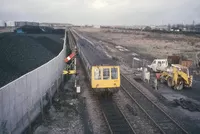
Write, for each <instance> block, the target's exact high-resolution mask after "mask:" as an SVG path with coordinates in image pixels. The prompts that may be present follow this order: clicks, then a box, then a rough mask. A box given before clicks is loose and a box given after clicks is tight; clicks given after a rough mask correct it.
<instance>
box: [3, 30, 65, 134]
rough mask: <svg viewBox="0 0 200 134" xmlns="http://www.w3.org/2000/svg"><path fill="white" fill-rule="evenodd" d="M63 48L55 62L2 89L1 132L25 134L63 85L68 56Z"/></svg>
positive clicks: (48, 63) (53, 60)
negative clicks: (63, 74) (24, 131)
mask: <svg viewBox="0 0 200 134" xmlns="http://www.w3.org/2000/svg"><path fill="white" fill-rule="evenodd" d="M65 49H66V31H65V37H64V44H63V49H62V50H61V52H60V53H59V55H57V56H56V57H54V58H53V59H52V60H50V61H49V62H47V63H45V64H44V65H42V66H40V67H38V68H36V69H35V70H33V71H31V72H28V73H27V74H25V75H23V76H21V77H20V78H18V79H16V80H14V81H12V82H10V83H8V84H7V85H5V86H4V87H1V88H0V133H1V131H2V132H8V133H13V134H19V133H21V132H22V131H23V130H24V129H25V128H26V127H28V125H29V124H30V123H31V122H32V121H33V120H34V119H35V118H36V116H37V115H38V114H39V113H40V111H41V108H42V107H43V106H44V105H45V104H46V103H47V101H48V99H47V98H48V97H47V96H51V97H52V96H53V94H54V93H55V91H56V90H57V89H58V87H59V85H60V84H61V82H62V79H63V76H62V72H63V69H64V67H65V62H64V59H65V57H66V50H65Z"/></svg>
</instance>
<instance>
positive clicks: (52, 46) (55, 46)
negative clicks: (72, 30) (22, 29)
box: [35, 36, 62, 55]
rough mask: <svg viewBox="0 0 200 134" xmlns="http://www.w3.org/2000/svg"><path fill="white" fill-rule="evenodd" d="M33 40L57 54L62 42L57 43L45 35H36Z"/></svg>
mask: <svg viewBox="0 0 200 134" xmlns="http://www.w3.org/2000/svg"><path fill="white" fill-rule="evenodd" d="M35 40H36V41H37V42H38V43H40V44H41V45H42V46H43V47H45V48H46V49H47V50H49V51H50V52H51V53H53V54H54V55H58V54H59V53H60V51H61V50H62V44H61V43H58V42H56V41H54V40H51V39H50V38H47V37H44V36H42V37H40V36H39V37H36V38H35Z"/></svg>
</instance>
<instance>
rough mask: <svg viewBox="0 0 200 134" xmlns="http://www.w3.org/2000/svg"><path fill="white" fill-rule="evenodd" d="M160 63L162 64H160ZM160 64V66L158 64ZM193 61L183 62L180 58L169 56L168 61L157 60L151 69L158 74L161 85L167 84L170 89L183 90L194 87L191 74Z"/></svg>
mask: <svg viewBox="0 0 200 134" xmlns="http://www.w3.org/2000/svg"><path fill="white" fill-rule="evenodd" d="M159 62H160V63H159ZM156 63H159V64H156ZM191 65H192V61H190V60H183V59H181V58H180V57H179V56H168V58H167V59H155V60H154V61H153V62H152V64H151V65H149V67H150V68H151V69H152V70H153V71H154V70H155V71H154V72H158V71H157V70H159V72H160V73H156V75H157V79H159V80H160V82H161V83H164V82H166V83H167V85H168V86H169V87H172V88H174V89H176V90H182V89H183V88H184V87H192V81H193V76H192V75H190V74H189V67H190V66H191Z"/></svg>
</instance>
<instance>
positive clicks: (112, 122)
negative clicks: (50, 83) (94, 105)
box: [99, 97, 135, 134]
mask: <svg viewBox="0 0 200 134" xmlns="http://www.w3.org/2000/svg"><path fill="white" fill-rule="evenodd" d="M99 100H100V105H101V108H102V110H103V116H104V118H105V120H106V122H107V124H108V128H109V131H110V133H111V134H135V132H134V130H133V129H132V127H131V126H130V124H129V122H128V121H127V119H126V117H125V116H124V114H123V113H122V112H121V111H120V109H119V108H118V107H117V105H116V104H115V102H114V101H113V99H112V98H111V97H109V98H100V99H99Z"/></svg>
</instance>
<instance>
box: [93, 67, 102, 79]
mask: <svg viewBox="0 0 200 134" xmlns="http://www.w3.org/2000/svg"><path fill="white" fill-rule="evenodd" d="M94 79H95V80H100V79H101V69H100V68H95V69H94Z"/></svg>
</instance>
